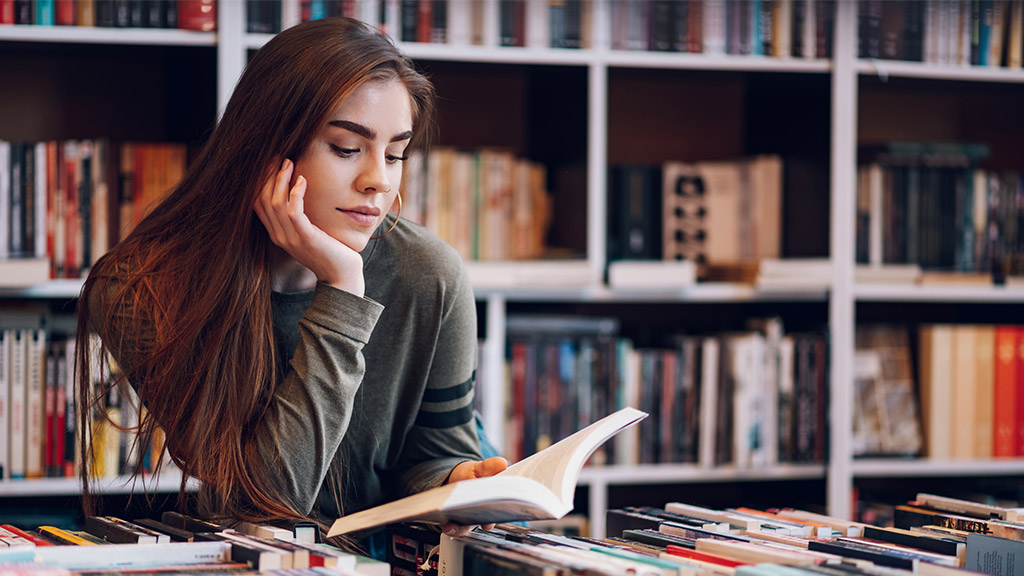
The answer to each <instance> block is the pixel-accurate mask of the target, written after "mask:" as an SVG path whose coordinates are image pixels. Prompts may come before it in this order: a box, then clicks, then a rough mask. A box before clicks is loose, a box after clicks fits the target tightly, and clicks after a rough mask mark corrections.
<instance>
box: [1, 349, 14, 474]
mask: <svg viewBox="0 0 1024 576" xmlns="http://www.w3.org/2000/svg"><path fill="white" fill-rule="evenodd" d="M10 378H11V342H10V338H9V337H8V331H7V330H0V436H2V439H0V480H8V479H10V477H11V476H10V470H9V467H10V462H9V457H10V443H9V442H8V441H7V438H8V437H9V436H8V434H9V429H10V403H9V395H8V392H9V391H10Z"/></svg>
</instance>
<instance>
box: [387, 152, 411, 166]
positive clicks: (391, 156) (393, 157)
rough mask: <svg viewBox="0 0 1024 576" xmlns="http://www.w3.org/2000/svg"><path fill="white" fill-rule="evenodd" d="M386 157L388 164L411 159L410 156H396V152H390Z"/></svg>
mask: <svg viewBox="0 0 1024 576" xmlns="http://www.w3.org/2000/svg"><path fill="white" fill-rule="evenodd" d="M385 158H386V159H387V161H388V164H396V163H398V162H403V161H405V160H408V159H409V157H408V156H396V155H394V154H388V155H387V156H385Z"/></svg>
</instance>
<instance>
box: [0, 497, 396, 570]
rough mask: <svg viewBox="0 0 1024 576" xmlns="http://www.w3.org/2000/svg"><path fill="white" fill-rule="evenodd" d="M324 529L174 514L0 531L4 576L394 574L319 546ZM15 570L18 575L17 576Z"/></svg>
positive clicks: (91, 518)
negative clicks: (73, 526)
mask: <svg viewBox="0 0 1024 576" xmlns="http://www.w3.org/2000/svg"><path fill="white" fill-rule="evenodd" d="M319 534H320V530H319V527H318V526H317V525H315V524H313V523H311V522H299V523H296V524H294V525H292V526H289V527H281V526H276V525H258V524H252V523H248V522H234V523H232V524H230V525H222V524H217V523H213V522H209V521H206V520H203V519H200V518H195V517H192V516H188V515H185V514H181V513H178V512H172V511H167V512H164V513H163V514H162V516H161V517H160V519H159V520H157V519H152V518H140V519H137V520H131V521H129V520H124V519H121V518H118V517H115V516H89V517H87V518H86V519H85V523H84V527H83V528H82V529H81V530H76V529H66V528H59V527H56V526H39V527H38V528H36V529H33V530H27V529H22V528H19V527H17V526H12V525H9V524H5V525H3V526H0V572H2V573H5V574H24V575H40V576H42V575H47V576H57V575H69V576H70V575H86V574H98V573H100V572H102V573H104V574H134V573H138V572H145V573H149V574H155V573H159V574H193V575H195V574H234V575H242V574H271V575H275V574H276V575H280V576H283V575H286V574H299V573H301V574H305V575H307V576H330V575H338V574H342V575H346V574H378V575H381V576H383V575H384V574H389V573H390V571H389V570H388V565H387V564H386V563H384V562H379V561H376V560H373V559H371V558H367V557H364V556H360V555H358V554H354V553H351V552H346V551H344V550H341V549H340V548H337V547H334V546H331V545H329V544H324V543H322V542H320V541H319ZM12 570H13V572H11V571H12Z"/></svg>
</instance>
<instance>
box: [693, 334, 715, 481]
mask: <svg viewBox="0 0 1024 576" xmlns="http://www.w3.org/2000/svg"><path fill="white" fill-rule="evenodd" d="M718 349H719V345H718V339H717V338H715V337H714V336H709V337H707V338H704V339H703V341H702V342H701V351H700V366H701V374H700V436H699V438H700V446H699V447H698V449H697V461H698V462H699V463H700V465H701V466H702V467H704V468H713V467H714V466H715V423H716V422H717V421H718V415H717V413H718V354H719V351H718Z"/></svg>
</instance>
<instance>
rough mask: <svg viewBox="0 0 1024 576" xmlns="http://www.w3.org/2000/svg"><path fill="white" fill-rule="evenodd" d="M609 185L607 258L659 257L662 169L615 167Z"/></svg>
mask: <svg viewBox="0 0 1024 576" xmlns="http://www.w3.org/2000/svg"><path fill="white" fill-rule="evenodd" d="M609 184H610V190H609V192H610V194H609V198H610V200H611V201H610V203H609V205H608V215H609V222H608V232H609V238H608V260H609V261H610V260H660V259H661V254H662V249H661V248H662V221H661V213H662V209H661V205H662V198H661V196H662V182H661V168H660V167H657V166H641V165H624V166H613V167H612V168H611V177H610V178H609Z"/></svg>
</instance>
